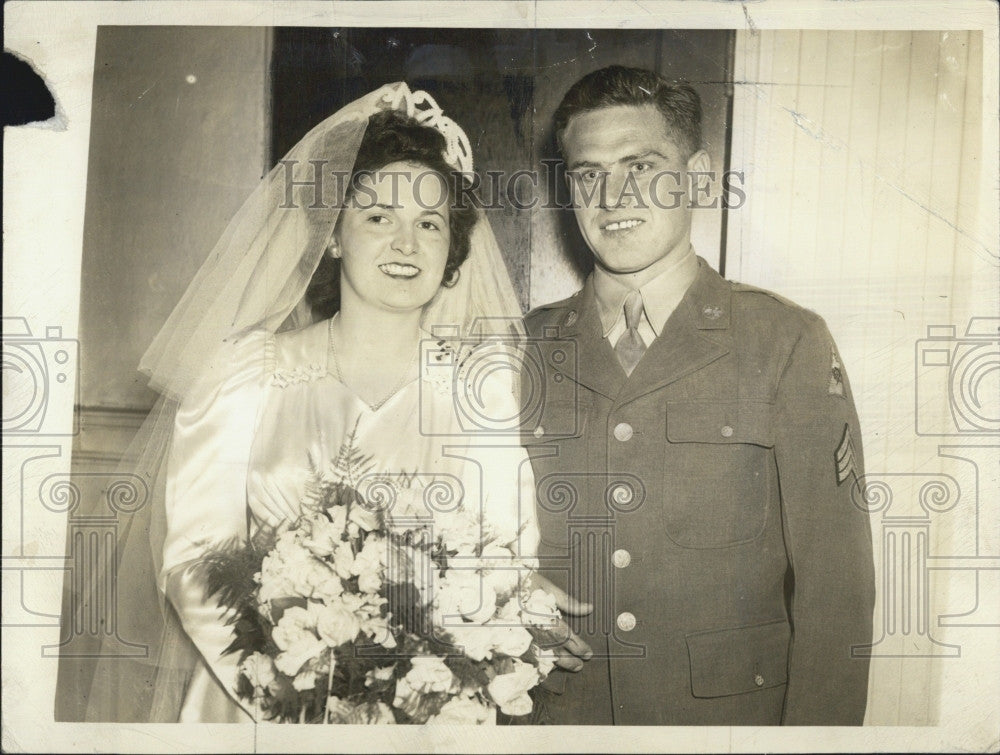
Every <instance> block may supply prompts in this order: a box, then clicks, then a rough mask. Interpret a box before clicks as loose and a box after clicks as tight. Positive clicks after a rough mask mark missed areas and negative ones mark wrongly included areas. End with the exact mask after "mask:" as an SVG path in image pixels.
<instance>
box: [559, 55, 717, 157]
mask: <svg viewBox="0 0 1000 755" xmlns="http://www.w3.org/2000/svg"><path fill="white" fill-rule="evenodd" d="M617 105H637V106H638V105H653V106H655V107H656V109H657V110H659V111H660V114H661V115H662V116H663V119H664V120H665V121H666V124H667V129H668V130H669V131H670V133H671V134H673V136H674V139H675V140H676V142H677V146H678V147H680V148H681V150H682V151H683V152H685V154H684V155H682V157H684V158H685V159H686V158H688V157H690V156H691V155H693V154H694V153H695V152H697V151H698V150H699V149H701V98H700V97H699V96H698V93H697V92H696V91H695V90H694V89H693V88H692V87H691V86H689V85H687V84H682V83H678V82H671V81H668V80H667V79H665V78H663V77H662V76H660V75H659V74H658V73H656V72H654V71H649V70H646V69H644V68H628V67H626V66H608V67H607V68H601V69H600V70H597V71H594V72H592V73H588V74H587V75H586V76H584V77H583V78H582V79H580V80H579V81H577V82H576V83H575V84H574V85H573V86H571V87H570V88H569V91H568V92H566V94H565V96H564V97H563V99H562V102H560V103H559V107H558V108H557V109H556V114H555V119H554V120H555V124H554V125H555V134H556V141H557V143H558V144H559V150H560V152H562V153H563V155H565V154H566V149H565V146H564V145H563V134H564V132H565V131H566V126H567V125H569V121H570V119H571V118H572V117H573V116H574V115H579V114H580V113H586V112H588V111H590V110H598V109H600V108H605V107H615V106H617Z"/></svg>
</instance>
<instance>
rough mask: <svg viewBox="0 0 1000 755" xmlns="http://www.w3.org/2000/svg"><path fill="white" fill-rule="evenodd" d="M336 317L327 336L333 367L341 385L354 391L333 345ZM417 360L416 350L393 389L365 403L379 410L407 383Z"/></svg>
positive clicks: (374, 409)
mask: <svg viewBox="0 0 1000 755" xmlns="http://www.w3.org/2000/svg"><path fill="white" fill-rule="evenodd" d="M334 319H335V318H333V317H331V318H330V325H329V334H328V337H327V342H328V343H329V350H330V357H331V359H332V360H333V369H334V371H335V373H334V374H335V377H336V378H337V380H338V381H339V382H340V384H341V385H343V386H345V387H347V388H350V389H351V390H352V391H353V390H354V389H353V388H351V387H350V386H349V385H347V381H345V380H344V375H343V373H342V372H341V371H340V360H339V359H337V349H336V348H335V347H334V345H333V321H334ZM416 361H417V352H414V353H413V356H412V357H411V358H410V361H409V362H407V363H406V367H405V368H404V369H403V374H402V375H400V376H399V381H398V382H397V383H396V384H395V385H394V386H393V387H392V390H390V391H389V392H388V393H387V394H386V395H385V396H384V397H383V398H382V400H381V401H376V402H375V403H374V404H369V403H368V402H367V401H365V404H367V406H368V408H369V409H371V410H372V411H373V412H377V411H378V410H379V409H381V408H382V406H383V405H384V404H385V402H386V401H388V400H389V399H391V398H392V397H393V396H395V395H396V394H397V393H399V391H400V389H401V388H402V387H403V386H404V385H406V382H407V381H406V378H407V377H409V375H410V368H411V367H412V366H413V364H414V363H415V362H416ZM354 393H355V395H356V396H358V398H361V396H360V394H358V393H357V392H356V391H355V392H354ZM361 400H362V401H364V399H361Z"/></svg>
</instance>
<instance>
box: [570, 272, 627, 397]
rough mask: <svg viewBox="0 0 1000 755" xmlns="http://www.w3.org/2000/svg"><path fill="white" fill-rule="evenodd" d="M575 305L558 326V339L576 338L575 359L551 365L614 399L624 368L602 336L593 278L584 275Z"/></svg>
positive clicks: (619, 387)
mask: <svg viewBox="0 0 1000 755" xmlns="http://www.w3.org/2000/svg"><path fill="white" fill-rule="evenodd" d="M577 306H578V309H575V310H574V309H571V310H570V311H569V313H568V314H567V317H566V321H565V324H564V325H563V326H562V327H561V328H560V329H559V336H560V338H566V339H570V340H573V341H575V343H576V351H577V353H576V362H575V364H574V363H573V361H572V360H570V361H569V362H568V363H566V364H564V365H563V366H562V367H556V366H555V365H553V366H554V367H555V369H557V370H558V371H559V372H562V374H564V375H565V376H566V377H568V378H569V379H570V380H573V381H575V382H577V383H579V384H580V385H582V386H585V387H586V388H589V389H590V390H592V391H595V392H597V393H600V394H601V395H603V396H606V397H608V398H610V399H612V400H614V398H615V396H617V395H618V393H619V392H620V390H621V386H622V383H623V382H624V381H625V371H624V370H623V369H622V367H621V365H620V364H619V363H618V359H617V357H615V352H614V350H613V349H612V348H611V346H610V345H609V344H608V341H607V339H606V338H604V336H603V332H604V331H603V328H602V326H601V318H600V315H599V314H598V311H597V298H596V296H595V295H594V283H593V278H592V277H588V278H587V282H586V283H585V284H584V286H583V290H582V291H581V292H580V296H579V297H578V303H577Z"/></svg>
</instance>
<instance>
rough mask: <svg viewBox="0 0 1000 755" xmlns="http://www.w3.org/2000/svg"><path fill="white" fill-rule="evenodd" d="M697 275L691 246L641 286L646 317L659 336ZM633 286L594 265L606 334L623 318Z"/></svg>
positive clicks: (595, 292)
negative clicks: (626, 301) (627, 298)
mask: <svg viewBox="0 0 1000 755" xmlns="http://www.w3.org/2000/svg"><path fill="white" fill-rule="evenodd" d="M697 277H698V258H697V256H695V253H694V248H693V247H691V246H689V247H688V249H687V251H686V252H684V253H683V254H681V255H680V256H679V257H678V258H677V259H675V260H674V261H673V262H672V263H671V264H670V265H668V266H667V267H665V268H664V269H663V270H662V271H661V272H660V274H659V275H657V276H656V277H655V278H653V279H652V280H650V281H649V282H647V283H646V284H645V285H644V286H640V287H639V293H640V294H641V295H642V306H643V311H644V317H645V319H646V320H647V321H648V323H649V325H650V327H652V329H653V332H654V333H656V335H657V336H659V335H660V332H661V331H662V330H663V326H664V325H665V324H666V322H667V319H668V318H669V317H670V315H672V314H673V312H674V310H675V309H676V308H677V305H678V304H680V302H681V299H683V298H684V294H685V293H687V290H688V288H690V287H691V284H692V283H694V280H695V278H697ZM631 290H632V288H631V286H629V285H628V284H626V283H625V282H623V280H622V278H621V276H618V275H615V274H614V273H610V272H608V271H607V270H604V269H603V268H601V267H595V268H594V296H595V298H596V300H597V311H598V314H599V315H600V318H601V328H602V329H603V335H604V337H605V338H607V337H608V335H609V334H610V333H611V331H612V330H615V329H616V328H615V326H616V325H620V324H621V323H620V322H619V321H622V322H624V319H625V297H626V296H628V293H629V291H631ZM647 345H648V344H647Z"/></svg>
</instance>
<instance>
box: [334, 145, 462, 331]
mask: <svg viewBox="0 0 1000 755" xmlns="http://www.w3.org/2000/svg"><path fill="white" fill-rule="evenodd" d="M448 202H449V199H448V188H447V185H446V184H445V181H444V179H443V178H442V177H441V176H440V175H439V174H437V173H435V172H433V171H431V170H430V169H428V168H425V167H422V166H420V165H413V164H410V163H403V162H396V163H390V164H389V165H386V166H385V167H384V168H382V169H380V170H379V171H377V172H376V173H375V174H374V175H373V176H364V177H362V178H361V180H360V183H359V185H358V187H357V189H356V191H355V192H354V196H353V197H352V199H351V200H349V201H348V203H347V206H346V207H345V208H344V210H343V211H342V212H341V215H340V221H339V223H338V226H337V232H336V234H335V237H334V238H335V241H336V242H337V248H338V252H337V254H339V256H340V257H341V273H340V284H341V306H350V304H349V303H350V301H351V299H352V298H355V297H356V298H357V299H360V300H361V301H364V302H365V303H367V304H370V305H373V306H376V307H378V308H380V309H389V310H396V311H409V310H414V309H420V308H421V307H423V306H424V305H425V304H427V303H428V302H429V301H430V300H431V299H433V298H434V295H435V294H436V293H437V291H438V289H439V288H440V287H441V281H442V277H443V276H444V268H445V263H446V262H447V261H448V249H449V243H450V240H451V238H450V233H449V226H448Z"/></svg>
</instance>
